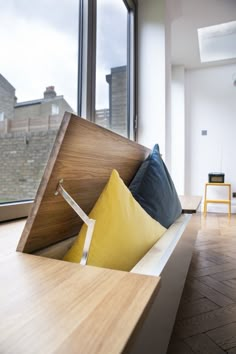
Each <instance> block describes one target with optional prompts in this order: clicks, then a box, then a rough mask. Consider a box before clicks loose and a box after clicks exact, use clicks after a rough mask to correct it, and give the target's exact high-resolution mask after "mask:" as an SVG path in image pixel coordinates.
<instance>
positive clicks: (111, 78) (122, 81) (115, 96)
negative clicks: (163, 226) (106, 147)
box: [106, 66, 127, 136]
mask: <svg viewBox="0 0 236 354" xmlns="http://www.w3.org/2000/svg"><path fill="white" fill-rule="evenodd" d="M106 80H107V83H108V84H109V111H110V112H109V128H110V129H112V130H114V131H115V132H117V133H118V134H121V135H123V136H127V67H126V66H118V67H115V68H111V73H110V74H109V75H106Z"/></svg>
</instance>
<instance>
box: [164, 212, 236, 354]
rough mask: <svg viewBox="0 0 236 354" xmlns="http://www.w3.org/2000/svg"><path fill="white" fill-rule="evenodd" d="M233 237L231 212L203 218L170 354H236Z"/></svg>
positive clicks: (234, 221)
mask: <svg viewBox="0 0 236 354" xmlns="http://www.w3.org/2000/svg"><path fill="white" fill-rule="evenodd" d="M235 234H236V215H235V214H232V215H231V218H230V219H229V218H228V216H227V214H219V213H217V214H213V213H207V215H206V217H202V218H201V229H200V230H199V232H198V237H197V240H196V243H195V248H194V254H193V257H192V262H191V266H190V269H189V273H188V277H187V280H186V285H185V288H184V291H183V296H182V299H181V304H180V307H179V311H178V315H177V318H176V323H175V327H174V331H173V334H172V338H171V341H170V344H169V349H168V354H183V353H189V354H190V353H191V354H192V353H196V354H199V353H201V354H217V353H219V354H220V353H225V354H226V353H227V354H233V353H236V292H235V290H236V288H235V287H234V285H236V283H235V281H236V280H235V279H236V272H235V269H234V267H235V260H236V252H235V250H236V238H235ZM230 264H231V265H232V269H230V268H231V267H230Z"/></svg>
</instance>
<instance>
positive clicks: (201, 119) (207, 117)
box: [185, 64, 236, 211]
mask: <svg viewBox="0 0 236 354" xmlns="http://www.w3.org/2000/svg"><path fill="white" fill-rule="evenodd" d="M235 73H236V65H235V64H231V65H224V66H218V67H209V68H204V69H199V70H190V71H187V73H186V96H185V100H186V119H187V125H186V132H187V142H186V193H187V194H193V195H203V191H204V184H205V182H207V180H208V173H209V172H224V173H225V181H226V182H229V183H231V184H232V192H233V191H234V192H236V156H235V155H236V87H235V86H233V79H232V76H233V74H235ZM202 130H207V136H202V135H201V131H202ZM224 195H225V194H224V193H223V192H222V189H221V188H220V189H217V187H215V189H214V191H213V193H212V198H223V197H224ZM234 201H235V199H233V202H234ZM208 210H209V211H226V206H225V205H213V204H212V206H209V209H208Z"/></svg>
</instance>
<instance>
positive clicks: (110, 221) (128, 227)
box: [64, 170, 166, 271]
mask: <svg viewBox="0 0 236 354" xmlns="http://www.w3.org/2000/svg"><path fill="white" fill-rule="evenodd" d="M89 217H90V218H92V219H95V220H96V223H95V228H94V232H93V237H92V241H91V245H90V250H89V255H88V260H87V264H89V265H94V266H98V267H104V268H111V269H117V270H125V271H130V270H131V269H132V268H133V267H134V266H135V264H136V263H137V262H138V261H139V260H140V259H141V258H142V257H143V256H144V255H145V253H146V252H147V251H148V250H149V249H150V248H151V247H152V246H153V245H154V243H155V242H156V241H157V240H158V239H159V238H160V237H161V236H162V234H163V233H164V232H165V231H166V229H165V228H164V227H163V226H161V224H159V223H158V222H157V221H156V220H154V219H153V218H151V217H150V216H149V215H148V214H147V213H146V212H145V210H144V209H142V207H141V206H140V205H139V204H138V202H136V200H135V199H134V198H133V196H132V194H131V192H130V191H129V190H128V188H127V187H126V186H125V184H124V182H123V181H122V179H121V178H120V177H119V174H118V172H117V171H116V170H113V171H112V174H111V176H110V179H109V181H108V183H107V185H106V186H105V188H104V190H103V192H102V194H101V195H100V197H99V199H98V200H97V202H96V204H95V206H94V207H93V209H92V211H91V212H90V214H89ZM86 228H87V226H86V225H85V224H84V225H83V226H82V228H81V231H80V233H79V236H78V238H77V239H76V240H75V243H74V244H73V246H72V247H71V249H70V250H69V251H68V252H67V253H66V255H65V256H64V260H66V261H70V262H80V259H81V257H82V250H83V245H84V240H85V234H86Z"/></svg>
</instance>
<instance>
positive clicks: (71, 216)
mask: <svg viewBox="0 0 236 354" xmlns="http://www.w3.org/2000/svg"><path fill="white" fill-rule="evenodd" d="M149 152H150V150H149V149H147V148H145V147H143V146H141V145H139V144H137V143H135V142H132V141H130V140H129V139H126V138H124V137H122V136H119V135H117V134H116V133H113V132H111V131H109V130H107V129H104V128H102V127H99V126H97V125H96V124H93V123H91V122H89V121H87V120H85V119H82V118H79V117H77V116H75V115H74V114H72V113H65V115H64V118H63V121H62V124H61V127H60V129H59V132H58V135H57V138H56V141H55V143H54V147H53V149H52V152H51V155H50V158H49V160H48V163H47V166H46V169H45V172H44V175H43V178H42V181H41V184H40V186H39V189H38V192H37V195H36V198H35V203H34V205H33V207H32V210H31V213H30V215H29V217H28V220H27V223H26V226H25V228H24V231H23V233H22V236H21V239H20V241H19V244H18V247H17V251H20V252H26V253H31V252H34V251H37V250H40V249H43V248H45V247H47V246H50V245H52V244H54V243H57V242H59V241H62V240H65V239H67V238H69V237H71V236H75V235H76V234H77V233H78V231H79V229H80V227H81V225H82V221H81V220H80V218H79V217H78V215H77V214H76V213H75V212H74V211H73V210H72V209H71V207H70V206H69V205H68V204H67V203H66V201H65V200H64V199H63V198H62V197H61V196H60V195H58V196H56V195H55V191H56V189H57V185H58V182H59V180H60V179H63V186H64V187H65V189H66V190H67V191H68V193H69V194H70V195H71V196H72V198H73V199H74V200H75V201H76V202H77V203H78V204H79V205H80V207H81V208H82V209H83V210H84V211H85V212H86V213H87V214H88V213H89V212H90V210H91V209H92V207H93V205H94V203H95V202H96V200H97V198H98V197H99V195H100V194H101V192H102V189H103V188H104V186H105V184H106V182H107V181H108V178H109V176H110V174H111V171H112V169H117V171H118V172H119V174H120V176H121V178H122V179H123V180H124V182H125V183H126V184H129V182H130V181H131V179H132V178H133V176H134V174H135V173H136V171H137V169H138V167H139V165H140V163H141V162H142V161H143V160H144V159H145V158H146V156H147V155H148V153H149Z"/></svg>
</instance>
